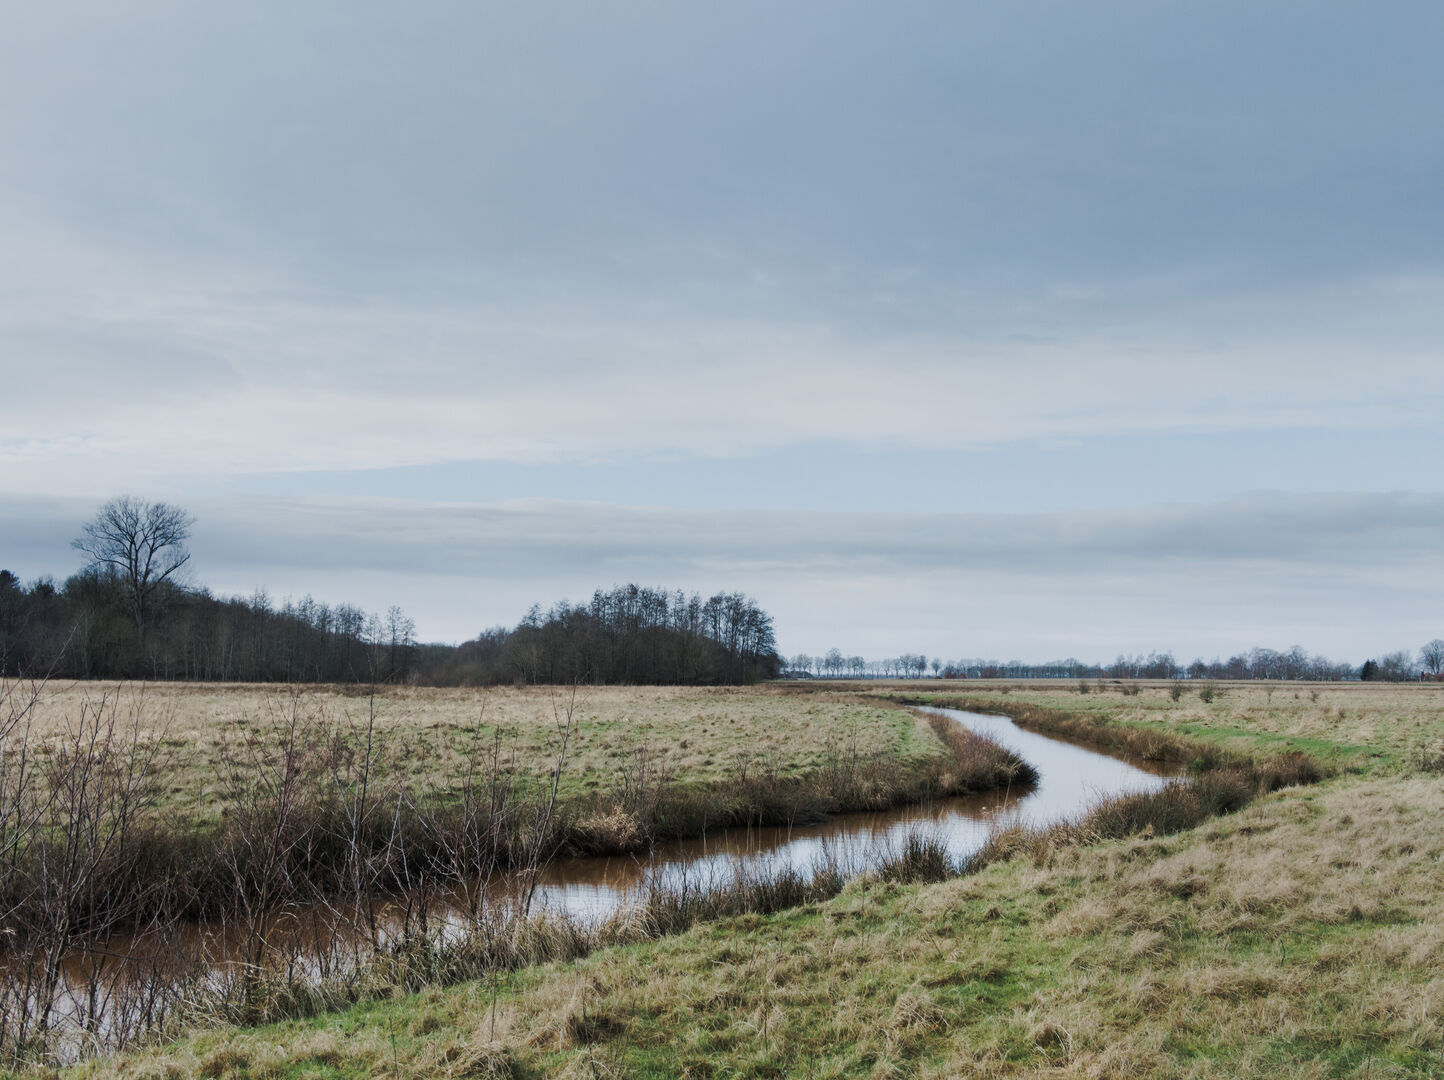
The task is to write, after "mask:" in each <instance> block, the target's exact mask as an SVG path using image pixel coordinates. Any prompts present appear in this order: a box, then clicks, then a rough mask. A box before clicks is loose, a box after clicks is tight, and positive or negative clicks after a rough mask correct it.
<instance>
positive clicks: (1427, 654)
mask: <svg viewBox="0 0 1444 1080" xmlns="http://www.w3.org/2000/svg"><path fill="white" fill-rule="evenodd" d="M1419 663H1420V664H1422V665H1423V666H1424V669H1425V670H1426V671H1428V672H1429V674H1430V675H1439V674H1444V638H1435V639H1434V640H1433V641H1431V642H1429V643H1428V644H1426V645H1425V646H1424V647H1423V648H1422V649H1420V650H1419Z"/></svg>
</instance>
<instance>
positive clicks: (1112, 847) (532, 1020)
mask: <svg viewBox="0 0 1444 1080" xmlns="http://www.w3.org/2000/svg"><path fill="white" fill-rule="evenodd" d="M1023 693H1038V695H1039V703H1042V704H1048V705H1052V706H1053V707H1067V703H1066V698H1065V699H1064V700H1058V699H1051V696H1050V695H1049V694H1047V693H1046V692H1037V691H1024V690H1021V689H1020V690H1015V691H1013V694H1012V695H1010V696H1016V695H1019V694H1023ZM1281 694H1282V691H1281V690H1279V689H1276V690H1275V692H1274V697H1273V700H1272V702H1270V701H1269V699H1268V697H1267V695H1266V693H1265V692H1264V691H1263V690H1262V689H1255V688H1248V690H1247V692H1245V691H1243V690H1238V691H1234V690H1233V689H1232V688H1230V689H1229V691H1228V693H1227V694H1226V696H1225V697H1224V698H1223V701H1222V703H1221V704H1222V705H1223V706H1224V708H1221V709H1217V710H1213V709H1211V710H1209V711H1208V712H1206V713H1202V714H1201V713H1200V712H1199V711H1198V710H1197V709H1196V708H1195V707H1194V706H1193V705H1189V706H1188V709H1189V711H1188V712H1186V713H1185V712H1183V711H1182V710H1180V712H1179V713H1178V714H1175V715H1176V718H1177V722H1178V723H1179V724H1180V725H1182V724H1187V725H1188V726H1190V727H1192V726H1196V725H1205V726H1211V727H1212V728H1214V729H1215V730H1216V733H1217V734H1218V737H1220V738H1224V739H1228V740H1231V741H1234V742H1238V743H1240V744H1245V743H1247V741H1248V740H1249V739H1250V738H1253V739H1254V741H1255V742H1256V743H1257V744H1258V745H1261V746H1269V745H1272V743H1271V740H1272V739H1274V738H1276V737H1277V736H1279V735H1286V736H1287V737H1299V738H1306V739H1309V740H1320V741H1324V742H1327V743H1328V744H1329V745H1333V746H1339V747H1345V746H1350V745H1357V746H1359V747H1361V748H1362V751H1361V758H1362V760H1363V761H1365V762H1366V763H1369V764H1367V765H1366V768H1365V769H1364V770H1363V771H1360V772H1347V771H1346V772H1343V773H1341V774H1340V775H1338V776H1336V777H1335V778H1333V779H1331V780H1328V781H1326V782H1325V783H1323V784H1320V785H1317V786H1315V787H1310V788H1292V789H1287V790H1284V791H1280V792H1278V793H1275V794H1273V795H1271V796H1268V797H1266V798H1264V799H1261V800H1259V801H1257V802H1255V803H1253V804H1251V805H1249V806H1248V807H1246V808H1245V809H1244V810H1242V811H1240V812H1238V813H1237V814H1234V815H1232V816H1229V817H1224V818H1219V819H1215V820H1213V821H1211V822H1209V823H1208V824H1206V825H1204V826H1202V827H1200V828H1197V829H1194V830H1192V831H1189V832H1184V833H1179V834H1176V835H1173V836H1169V837H1164V838H1134V839H1130V840H1123V841H1116V842H1110V843H1105V844H1097V845H1093V846H1083V847H1069V846H1062V847H1056V848H1051V849H1049V850H1048V851H1047V852H1046V853H1041V854H1039V855H1038V857H1036V858H1029V857H1026V856H1022V857H1018V858H1015V859H1013V860H1011V861H1009V862H1006V863H1000V864H997V865H994V866H991V867H989V868H988V869H987V870H985V871H983V872H982V873H980V874H978V875H976V876H974V877H970V878H961V879H954V880H951V881H947V882H944V883H942V884H939V885H930V886H899V885H895V884H890V883H877V882H874V883H862V882H859V883H855V884H854V885H852V886H850V887H849V888H848V889H847V890H846V891H845V892H844V893H843V895H841V896H840V897H838V898H837V899H835V900H833V901H830V902H828V903H825V904H820V905H813V906H810V907H807V908H801V909H795V910H792V911H788V912H783V913H781V914H779V915H775V916H770V917H759V916H744V917H739V918H734V919H728V920H723V921H721V922H717V923H712V924H705V925H700V926H698V927H696V928H694V929H693V930H692V931H690V932H689V933H687V934H683V935H680V936H677V937H674V938H670V939H665V940H661V941H655V942H650V943H645V944H640V945H635V946H631V947H628V948H615V949H608V950H602V951H600V952H598V953H595V954H593V955H592V956H590V957H588V958H586V959H584V960H581V961H577V962H574V963H567V964H555V965H549V966H546V967H541V968H534V969H530V970H527V971H523V972H519V973H516V974H514V975H512V976H509V977H507V978H506V979H505V981H504V982H503V983H502V984H501V985H500V987H499V990H498V993H497V996H496V998H495V999H494V998H493V989H494V988H493V987H492V986H491V985H490V984H486V983H476V984H471V985H469V986H464V987H458V988H455V989H453V990H448V991H430V992H427V993H425V994H422V995H416V996H412V997H408V998H404V999H400V1000H397V1001H393V1002H386V1003H380V1004H375V1005H370V1006H366V1007H361V1008H357V1009H353V1010H350V1011H348V1012H345V1013H341V1014H335V1015H332V1016H327V1017H320V1018H317V1019H315V1020H312V1021H306V1022H296V1023H291V1024H286V1025H278V1026H274V1027H270V1028H265V1029H257V1030H231V1031H224V1032H211V1033H205V1034H200V1035H197V1036H195V1037H193V1038H192V1039H190V1040H188V1041H185V1042H182V1043H180V1044H178V1045H176V1046H173V1047H168V1048H165V1049H163V1050H159V1051H153V1052H149V1053H141V1054H135V1055H131V1056H128V1057H126V1058H123V1059H119V1060H116V1061H112V1062H105V1063H99V1064H96V1065H91V1066H88V1067H86V1068H85V1069H83V1070H82V1072H83V1073H84V1074H85V1075H92V1076H124V1077H142V1076H147V1077H148V1076H174V1077H192V1076H203V1075H234V1076H242V1075H247V1076H256V1075H275V1076H305V1075H317V1076H321V1075H325V1076H356V1077H360V1076H389V1075H404V1076H421V1077H426V1076H455V1075H463V1074H469V1075H479V1076H486V1075H513V1076H544V1075H578V1076H640V1077H662V1076H668V1077H679V1076H695V1077H701V1076H758V1077H760V1076H810V1077H819V1078H821V1077H902V1076H908V1077H919V1078H938V1080H941V1078H943V1077H999V1076H1009V1077H1014V1076H1016V1077H1040V1078H1041V1077H1059V1078H1061V1077H1073V1076H1087V1077H1119V1078H1122V1077H1139V1076H1146V1077H1166V1078H1179V1080H1183V1078H1188V1080H1207V1078H1215V1077H1217V1078H1231V1077H1245V1076H1246V1077H1328V1076H1359V1077H1381V1078H1382V1077H1398V1076H1412V1077H1435V1076H1439V1075H1444V830H1441V829H1440V827H1439V822H1440V821H1441V820H1444V776H1441V775H1439V774H1438V773H1435V772H1429V771H1421V770H1420V769H1419V768H1418V767H1417V765H1416V764H1413V763H1412V762H1411V759H1410V757H1409V755H1408V754H1407V753H1406V751H1407V750H1408V748H1409V746H1410V744H1411V742H1412V740H1413V739H1414V738H1416V737H1417V736H1416V734H1415V733H1416V732H1426V733H1427V732H1433V731H1437V730H1438V729H1439V728H1440V727H1441V726H1444V717H1441V716H1440V715H1439V708H1440V704H1441V702H1444V698H1441V697H1440V696H1439V695H1437V693H1434V692H1433V691H1424V690H1420V689H1418V688H1413V689H1408V688H1390V687H1384V688H1355V687H1350V688H1348V689H1343V690H1340V691H1338V694H1339V696H1338V698H1337V699H1336V700H1337V701H1342V702H1344V703H1345V704H1344V708H1345V716H1344V717H1343V718H1342V721H1341V722H1339V723H1337V724H1335V723H1333V722H1330V725H1329V728H1328V729H1327V731H1326V730H1325V729H1324V728H1321V727H1318V726H1316V725H1319V724H1321V723H1322V721H1320V720H1319V718H1318V717H1317V716H1316V715H1315V714H1313V713H1311V712H1309V711H1308V708H1306V707H1305V706H1303V705H1302V704H1300V705H1297V706H1295V705H1294V704H1293V702H1294V701H1295V699H1293V698H1292V696H1289V697H1286V698H1283V699H1282V700H1280V697H1281ZM1308 694H1309V688H1307V687H1305V688H1302V689H1301V697H1300V698H1299V699H1297V700H1298V701H1300V702H1307V703H1308V706H1310V707H1313V706H1320V705H1322V704H1323V702H1322V698H1323V696H1324V695H1323V693H1321V694H1320V699H1321V700H1320V701H1318V702H1315V701H1312V700H1310V699H1309V696H1308ZM1344 695H1348V696H1347V697H1345V696H1344ZM1140 696H1142V695H1140ZM1060 697H1061V696H1060ZM1159 697H1160V699H1161V701H1162V702H1163V703H1164V704H1163V705H1162V706H1160V707H1154V705H1155V704H1156V703H1154V702H1152V701H1151V700H1149V699H1147V698H1145V699H1144V700H1143V701H1142V702H1139V701H1138V700H1137V699H1134V698H1127V699H1121V700H1120V698H1118V697H1117V696H1114V697H1112V698H1111V699H1102V700H1100V699H1099V698H1098V697H1097V695H1087V696H1085V697H1084V698H1083V701H1084V702H1086V703H1088V704H1090V705H1091V706H1092V707H1093V709H1094V710H1095V712H1096V713H1098V714H1100V715H1106V716H1107V717H1108V718H1109V719H1110V720H1111V721H1112V722H1118V721H1124V720H1127V719H1130V718H1136V719H1137V720H1138V721H1139V722H1143V723H1147V724H1167V723H1169V722H1170V721H1169V720H1168V708H1167V706H1171V705H1173V704H1174V703H1172V702H1170V701H1169V700H1168V699H1167V697H1166V695H1162V694H1160V695H1159ZM1078 701H1079V698H1078V697H1077V696H1074V697H1073V698H1072V699H1071V703H1072V704H1074V705H1075V706H1076V704H1077V703H1078ZM1215 704H1220V702H1219V701H1218V700H1217V699H1216V701H1215ZM1270 705H1272V707H1273V708H1274V710H1275V711H1274V712H1272V713H1261V712H1259V710H1261V709H1267V708H1268V707H1269V706H1270ZM1329 708H1330V710H1331V715H1332V716H1333V717H1334V720H1339V718H1338V716H1337V708H1338V706H1337V705H1336V704H1334V703H1332V702H1331V703H1330V705H1329ZM1135 710H1142V711H1141V712H1139V711H1135ZM1279 710H1282V711H1279ZM1300 725H1302V726H1300ZM1325 736H1327V738H1326V737H1325ZM1374 753H1379V754H1381V755H1383V756H1381V757H1378V758H1373V757H1370V755H1371V754H1374ZM328 1036H329V1037H328ZM241 1058H244V1059H245V1060H246V1061H248V1062H251V1063H254V1066H251V1065H248V1066H246V1067H245V1068H244V1070H242V1069H240V1068H233V1069H231V1070H230V1071H229V1072H226V1071H224V1070H225V1069H227V1068H229V1066H228V1064H227V1063H228V1062H234V1061H236V1060H239V1059H241ZM318 1062H320V1063H319V1064H318ZM208 1063H209V1064H208ZM217 1068H220V1069H221V1070H222V1071H221V1072H215V1071H213V1070H215V1069H217ZM208 1070H212V1071H210V1072H208Z"/></svg>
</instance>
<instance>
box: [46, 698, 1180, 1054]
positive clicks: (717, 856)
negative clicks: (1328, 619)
mask: <svg viewBox="0 0 1444 1080" xmlns="http://www.w3.org/2000/svg"><path fill="white" fill-rule="evenodd" d="M925 711H928V712H935V713H940V714H942V715H945V716H949V717H951V718H952V719H954V720H955V721H957V722H958V723H959V724H962V725H964V726H966V727H968V728H970V729H971V730H973V731H976V732H978V733H979V734H982V735H987V736H989V737H990V738H992V739H994V740H996V741H997V742H1000V743H1002V744H1003V745H1005V746H1007V747H1009V748H1010V749H1012V750H1014V751H1015V752H1017V753H1018V754H1019V755H1020V756H1021V757H1022V758H1023V759H1024V760H1025V761H1027V762H1029V763H1030V764H1031V765H1033V766H1034V767H1035V768H1037V770H1038V772H1039V774H1040V780H1039V781H1038V783H1036V784H1033V785H1030V786H1027V787H1022V788H1018V789H1015V790H1011V791H998V792H991V793H988V794H985V795H974V796H966V797H962V798H952V799H944V800H939V801H937V802H933V803H928V804H922V805H914V806H905V807H899V808H897V809H894V810H889V811H884V812H878V813H853V814H837V815H833V816H831V817H829V818H828V819H827V820H826V821H823V822H820V823H818V824H815V825H805V826H795V827H791V828H786V827H770V828H731V829H724V830H720V831H718V832H716V833H713V834H711V835H708V836H704V837H700V838H697V839H693V840H685V841H677V842H672V843H667V844H661V845H658V846H657V847H656V848H655V849H654V850H653V851H652V852H650V853H649V854H648V855H647V856H645V857H611V858H604V857H591V858H568V859H558V860H555V861H554V862H552V863H551V864H550V865H549V866H547V867H546V869H545V870H544V871H542V873H541V876H540V879H539V881H538V887H537V889H536V892H535V894H534V896H533V899H532V908H531V910H532V911H533V912H535V911H536V910H537V909H538V908H542V909H545V910H547V911H549V912H552V913H555V914H557V915H561V916H564V917H565V918H567V919H569V920H572V921H573V922H575V923H578V924H581V925H597V924H599V923H601V922H602V921H604V920H605V919H606V918H607V917H608V916H610V915H612V914H614V913H616V912H617V911H618V910H619V909H622V908H625V907H626V906H628V905H629V903H631V902H633V901H634V900H637V899H639V898H640V897H641V896H642V894H643V891H644V890H646V889H648V888H651V887H653V886H661V887H663V888H667V887H677V886H681V885H683V884H685V885H687V886H689V887H690V888H692V889H706V888H708V887H709V886H711V885H717V886H725V885H727V884H729V883H731V882H733V881H735V880H736V879H737V878H738V877H739V876H744V877H746V878H748V879H751V880H756V879H759V878H763V879H765V878H768V877H771V876H773V875H777V874H780V873H782V872H784V871H788V870H793V871H797V872H800V873H801V874H803V875H804V876H808V875H810V874H811V873H812V872H813V871H814V870H816V869H817V868H819V867H822V866H824V865H830V866H834V867H836V868H838V869H840V870H841V871H842V873H843V874H844V876H851V875H853V874H857V873H861V872H863V871H866V870H868V869H870V868H873V867H875V866H877V865H879V864H880V863H881V862H882V861H883V860H884V859H885V858H886V857H887V856H889V855H891V854H895V853H897V852H898V850H899V849H900V848H901V846H902V845H903V843H904V842H905V841H906V839H907V838H908V836H909V835H911V834H915V833H918V832H921V833H923V834H925V835H927V836H930V837H935V838H937V839H939V840H941V841H942V842H943V844H944V845H945V847H946V849H947V851H948V854H949V855H950V856H951V858H952V860H953V861H954V862H955V863H956V862H961V861H962V859H963V858H965V857H966V856H968V855H970V854H972V853H973V852H974V851H976V850H978V848H979V847H981V846H982V844H983V843H984V842H985V841H986V839H987V837H988V835H989V833H990V832H991V830H993V829H994V828H996V827H998V826H999V825H1000V824H1001V825H1007V824H1013V823H1020V824H1026V825H1048V824H1051V823H1053V822H1057V821H1061V820H1064V819H1067V818H1072V817H1077V816H1079V815H1081V814H1083V813H1084V812H1086V811H1087V810H1088V809H1089V808H1090V806H1092V805H1093V804H1094V803H1095V802H1097V801H1098V800H1100V799H1103V798H1107V797H1109V796H1112V795H1118V794H1124V793H1132V792H1143V791H1152V790H1157V789H1159V788H1162V787H1164V786H1165V785H1167V784H1168V783H1169V782H1170V779H1171V778H1172V777H1175V776H1178V775H1179V774H1180V771H1181V770H1180V769H1178V768H1168V767H1165V766H1162V765H1160V764H1159V763H1156V762H1145V761H1142V760H1135V759H1129V758H1124V757H1118V756H1113V755H1110V754H1105V753H1102V752H1100V751H1098V750H1095V749H1091V748H1089V747H1087V746H1080V745H1075V744H1072V743H1069V742H1066V741H1063V740H1060V739H1054V738H1049V737H1047V736H1044V735H1037V734H1034V733H1032V732H1029V731H1025V730H1023V729H1022V728H1020V727H1018V726H1017V725H1016V724H1014V723H1013V722H1012V721H1011V720H1009V719H1007V718H1006V717H1002V716H990V715H984V714H981V713H972V712H962V711H958V710H953V709H928V710H925ZM489 891H490V892H491V896H490V904H492V905H501V906H502V907H503V908H504V907H505V906H506V905H507V904H509V903H512V902H514V901H515V899H516V886H515V882H508V881H507V880H506V879H505V878H503V879H501V880H498V881H493V882H492V886H491V889H490V890H489ZM406 903H407V897H405V896H402V897H399V898H392V899H389V900H384V901H381V902H379V904H378V905H377V907H376V908H374V909H373V910H374V912H375V919H376V921H377V922H378V923H379V924H380V925H382V926H383V927H391V926H400V925H401V924H402V918H401V916H400V914H399V913H400V912H401V911H403V910H404V909H405V906H406ZM285 922H286V923H287V924H288V926H289V927H290V929H289V930H283V931H282V933H283V936H292V937H294V941H295V944H296V946H297V947H296V949H295V951H293V953H292V954H291V955H293V956H294V957H295V960H294V961H293V963H294V964H297V965H299V966H300V968H301V969H302V970H306V971H310V972H311V974H312V975H313V976H316V975H320V974H321V973H322V972H321V970H320V968H321V967H324V965H325V964H326V961H325V960H324V959H322V958H323V957H325V956H327V955H328V954H327V949H331V950H333V952H332V953H331V955H332V956H333V959H334V957H335V953H334V949H335V946H336V944H337V942H338V941H340V942H342V943H343V951H344V950H346V949H349V950H351V952H350V953H349V955H350V956H351V958H352V961H360V960H362V959H364V957H365V955H366V954H367V953H368V951H369V949H370V946H369V945H368V944H365V941H366V939H365V938H364V936H363V935H361V934H359V933H358V932H357V931H356V930H355V929H348V928H347V927H348V926H349V925H350V924H345V923H344V921H343V922H340V923H338V920H337V919H336V918H335V917H334V913H329V909H324V908H320V907H317V908H303V909H300V910H297V911H295V912H292V913H289V914H288V915H287V916H285ZM434 925H435V929H436V931H437V932H439V933H440V935H441V937H442V938H446V937H449V936H450V935H451V933H452V932H456V933H465V932H466V929H467V923H466V921H465V919H464V918H463V917H462V916H461V914H460V912H459V911H458V910H457V909H456V908H454V907H451V906H450V905H449V904H448V903H447V902H446V901H444V900H443V901H442V902H441V903H440V905H439V907H438V908H437V909H436V910H435V924H434ZM167 952H169V953H172V954H173V955H175V956H178V957H185V956H196V957H204V958H206V959H205V961H204V962H205V964H206V965H207V966H208V968H209V972H210V974H209V975H208V976H207V978H208V979H218V978H224V977H225V975H224V973H225V971H226V970H227V968H229V967H231V966H232V965H234V964H235V962H236V961H237V960H238V959H239V957H240V956H241V955H242V953H241V952H240V951H239V938H238V936H237V935H236V928H234V927H231V928H229V929H228V928H226V927H223V926H210V925H208V924H201V925H191V926H189V927H186V928H184V929H183V930H182V931H180V933H179V937H171V938H169V939H167V940H166V941H165V942H161V943H157V942H153V941H147V939H145V938H137V939H131V940H126V941H119V940H117V941H115V942H112V943H110V945H109V946H108V947H107V948H106V949H104V950H91V951H85V952H81V953H77V954H76V955H75V956H73V957H72V958H71V959H70V962H69V963H67V965H66V971H65V978H64V982H63V984H62V986H61V987H60V988H59V993H58V995H57V997H56V999H55V1019H56V1021H57V1023H58V1025H59V1027H60V1028H61V1029H69V1030H70V1031H71V1032H75V1033H76V1034H77V1039H76V1041H75V1042H74V1043H73V1044H71V1045H68V1046H67V1047H66V1048H65V1050H64V1051H63V1056H72V1055H74V1054H78V1052H79V1049H80V1047H81V1046H82V1045H83V1040H81V1039H79V1037H78V1036H79V1032H81V1031H83V1030H84V1029H86V1028H87V1026H89V1028H90V1030H92V1031H93V1032H95V1034H94V1035H93V1036H86V1038H94V1039H98V1040H99V1041H100V1042H102V1043H103V1042H105V1041H108V1040H112V1039H116V1038H118V1037H119V1036H120V1035H122V1034H123V1030H122V1029H124V1028H126V1027H128V1026H130V1025H132V1024H133V1023H135V1022H136V1021H137V1019H138V1017H140V1013H139V1012H138V1011H137V1010H140V1009H143V1008H145V1007H146V1000H145V998H144V995H142V996H140V997H139V998H138V997H136V995H134V994H131V995H129V996H124V995H122V996H117V997H112V991H113V990H114V988H115V986H116V985H118V984H115V983H114V982H113V981H102V982H101V983H96V982H94V980H92V981H91V982H90V983H87V979H86V974H87V965H90V964H93V963H94V962H95V961H96V959H97V958H100V959H101V960H102V961H104V960H105V958H106V957H115V958H121V957H133V958H137V959H140V960H142V961H143V962H149V961H147V960H146V957H147V956H149V957H151V958H154V957H157V956H160V955H161V954H163V953H167ZM126 962H127V963H129V962H130V961H126ZM87 988H88V989H87ZM97 993H98V994H99V995H100V996H99V998H97V997H96V994H97ZM32 1003H33V999H32ZM86 1016H89V1017H90V1018H91V1019H90V1020H89V1021H87V1020H86V1019H85V1017H86ZM97 1025H98V1026H97Z"/></svg>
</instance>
